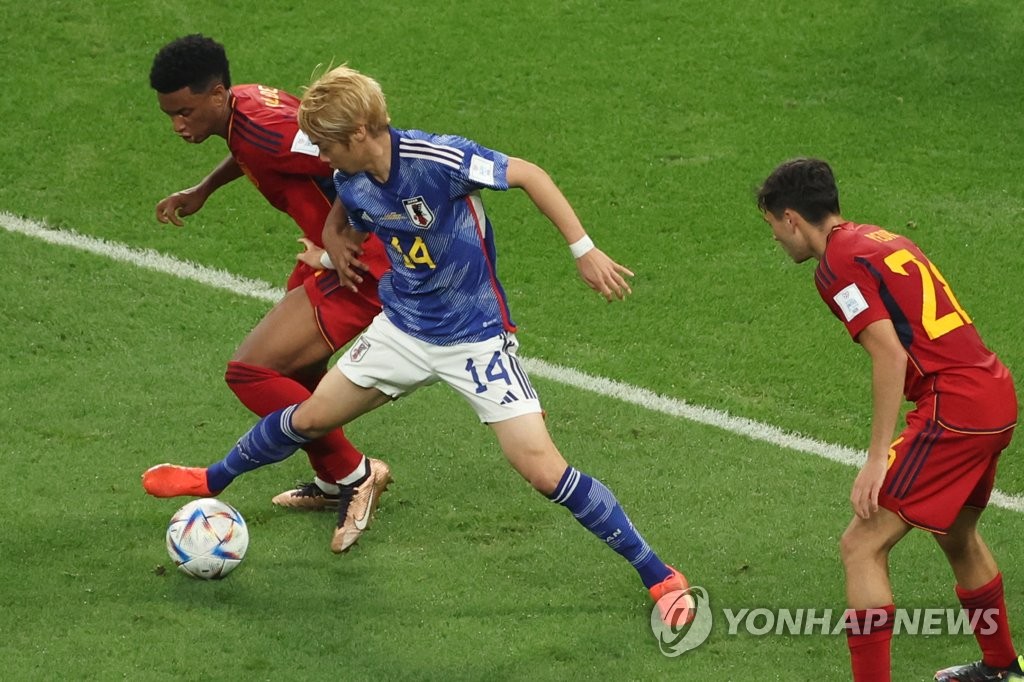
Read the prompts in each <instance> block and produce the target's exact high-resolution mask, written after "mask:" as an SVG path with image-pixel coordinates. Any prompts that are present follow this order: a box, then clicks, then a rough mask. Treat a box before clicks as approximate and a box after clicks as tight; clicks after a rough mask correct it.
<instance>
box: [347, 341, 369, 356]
mask: <svg viewBox="0 0 1024 682" xmlns="http://www.w3.org/2000/svg"><path fill="white" fill-rule="evenodd" d="M368 350H370V342H369V341H367V340H366V338H365V337H362V336H360V337H359V340H358V341H356V342H355V345H353V346H352V350H350V351H349V352H348V358H349V360H351V361H352V362H359V361H360V360H362V359H363V356H364V355H366V351H368Z"/></svg>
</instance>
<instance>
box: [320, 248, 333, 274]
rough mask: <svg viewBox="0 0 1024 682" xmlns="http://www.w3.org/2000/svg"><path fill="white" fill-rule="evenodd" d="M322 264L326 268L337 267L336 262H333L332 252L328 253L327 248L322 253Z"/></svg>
mask: <svg viewBox="0 0 1024 682" xmlns="http://www.w3.org/2000/svg"><path fill="white" fill-rule="evenodd" d="M320 265H322V266H324V269H325V270H334V269H336V268H335V267H334V263H332V262H331V254H329V253H327V251H326V250H324V252H323V253H321V254H320Z"/></svg>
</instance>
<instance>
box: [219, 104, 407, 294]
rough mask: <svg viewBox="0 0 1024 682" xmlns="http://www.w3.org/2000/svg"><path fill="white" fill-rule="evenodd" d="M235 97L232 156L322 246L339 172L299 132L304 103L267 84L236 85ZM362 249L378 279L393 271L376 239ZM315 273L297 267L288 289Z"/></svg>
mask: <svg viewBox="0 0 1024 682" xmlns="http://www.w3.org/2000/svg"><path fill="white" fill-rule="evenodd" d="M231 95H232V98H231V120H230V122H229V123H228V137H227V140H228V149H229V150H230V151H231V156H232V157H233V158H234V159H235V161H236V162H237V163H238V165H239V167H240V168H241V169H242V172H244V173H245V175H246V177H248V178H249V180H251V181H252V184H254V185H256V189H258V190H259V191H260V193H261V194H262V195H263V196H264V197H266V199H267V201H269V202H270V204H271V205H272V206H273V207H274V208H276V209H278V210H280V211H283V212H285V213H287V214H288V215H289V216H291V218H292V220H294V221H295V222H296V223H297V224H298V226H299V227H300V228H301V229H302V232H303V234H304V235H305V236H306V238H307V239H309V240H310V241H311V242H313V243H314V244H316V245H317V246H320V247H323V238H322V233H323V227H324V221H325V220H326V219H327V213H328V212H329V211H330V208H331V204H332V203H333V202H334V198H335V196H336V191H335V188H334V180H333V173H334V172H333V170H332V169H331V167H330V166H329V165H327V164H326V163H324V162H323V161H322V160H321V159H320V151H319V150H318V149H317V147H316V145H314V144H312V143H311V142H310V141H309V138H308V137H306V135H305V134H304V133H303V132H302V131H301V130H299V124H298V118H297V112H298V107H299V100H298V99H297V98H296V97H295V96H293V95H291V94H289V93H287V92H285V91H283V90H278V89H277V88H269V87H267V86H265V85H236V86H234V87H233V88H231ZM363 248H364V253H363V256H362V260H363V261H364V262H365V263H366V264H367V265H368V266H369V267H370V272H371V273H372V274H373V276H374V277H376V278H377V279H379V278H380V277H381V275H383V274H384V272H385V271H386V270H387V269H388V260H387V256H386V254H385V253H384V247H383V245H382V244H381V243H380V241H379V240H377V239H373V238H371V239H367V240H366V242H365V244H364V247H363ZM300 266H301V264H300ZM300 270H301V271H303V272H300ZM312 272H313V271H312V270H311V269H310V268H308V267H306V266H301V267H298V266H297V268H296V272H295V273H293V276H292V279H291V280H289V288H291V287H293V286H295V285H296V284H297V283H298V282H301V275H302V274H310V273H312ZM295 280H297V282H296V281H295Z"/></svg>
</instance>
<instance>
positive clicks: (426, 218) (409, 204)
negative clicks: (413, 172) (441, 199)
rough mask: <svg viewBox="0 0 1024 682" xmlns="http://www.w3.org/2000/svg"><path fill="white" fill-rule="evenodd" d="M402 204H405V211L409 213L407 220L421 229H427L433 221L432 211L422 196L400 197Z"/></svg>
mask: <svg viewBox="0 0 1024 682" xmlns="http://www.w3.org/2000/svg"><path fill="white" fill-rule="evenodd" d="M402 204H403V205H404V206H405V212H406V213H407V214H408V215H409V220H411V221H412V222H413V224H414V225H416V227H418V228H420V229H421V230H425V229H427V228H428V227H430V226H431V225H432V224H433V223H434V213H433V211H431V210H430V207H429V206H427V201H426V200H425V199H424V198H423V197H422V196H417V197H413V198H412V199H402Z"/></svg>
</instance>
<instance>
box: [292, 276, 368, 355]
mask: <svg viewBox="0 0 1024 682" xmlns="http://www.w3.org/2000/svg"><path fill="white" fill-rule="evenodd" d="M302 284H303V286H304V287H305V289H306V295H307V296H309V301H310V303H312V304H313V310H314V312H315V314H316V323H317V325H318V326H319V327H320V333H321V334H323V337H324V339H325V340H326V341H327V343H328V344H329V345H330V347H331V349H332V350H334V351H337V350H338V349H339V348H341V347H343V346H344V345H345V344H346V343H348V342H349V341H351V340H352V339H354V338H355V337H356V336H357V335H358V334H359V333H360V332H362V331H363V330H364V329H366V328H367V327H368V326H369V325H370V322H372V321H373V318H375V317H376V316H377V313H379V312H380V310H381V306H380V299H379V298H377V279H376V278H375V277H373V276H372V275H370V274H369V273H366V274H364V275H363V282H362V284H360V285H359V292H358V293H353V292H352V291H350V290H349V289H346V288H345V287H343V286H341V283H340V282H339V281H338V273H337V272H335V271H334V270H316V271H314V272H313V274H312V275H310V276H308V277H306V279H305V280H304V281H303V283H302Z"/></svg>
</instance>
